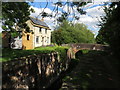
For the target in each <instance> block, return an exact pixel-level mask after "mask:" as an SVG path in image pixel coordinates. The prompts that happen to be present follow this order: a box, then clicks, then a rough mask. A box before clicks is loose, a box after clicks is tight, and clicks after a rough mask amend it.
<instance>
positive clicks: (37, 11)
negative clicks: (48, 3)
mask: <svg viewBox="0 0 120 90" xmlns="http://www.w3.org/2000/svg"><path fill="white" fill-rule="evenodd" d="M31 8H33V9H34V11H35V13H31V15H30V16H33V17H37V16H38V15H39V14H40V13H41V12H42V11H43V8H37V7H33V6H31ZM44 12H46V13H48V14H52V15H55V14H56V12H52V10H50V9H49V8H45V9H44ZM59 14H61V11H58V15H57V16H59ZM38 19H42V17H41V16H40V15H39V17H38ZM56 19H57V17H55V18H54V17H51V18H50V17H45V18H44V22H45V23H46V24H47V25H48V26H49V27H50V28H51V29H52V30H53V28H54V27H53V26H55V25H56V24H57V23H56Z"/></svg>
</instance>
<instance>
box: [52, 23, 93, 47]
mask: <svg viewBox="0 0 120 90" xmlns="http://www.w3.org/2000/svg"><path fill="white" fill-rule="evenodd" d="M52 42H53V43H57V44H59V45H60V44H67V43H94V34H93V33H92V32H91V31H90V30H88V29H87V27H86V26H85V25H84V24H73V23H70V22H68V21H63V22H62V23H61V24H60V26H59V27H58V29H57V30H54V31H53V32H52Z"/></svg>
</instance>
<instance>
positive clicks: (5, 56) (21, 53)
mask: <svg viewBox="0 0 120 90" xmlns="http://www.w3.org/2000/svg"><path fill="white" fill-rule="evenodd" d="M66 49H68V47H60V46H57V47H39V48H35V49H32V50H14V49H7V48H6V49H2V60H0V61H9V60H13V59H14V58H19V57H25V56H28V55H37V54H40V53H51V52H59V54H60V56H61V59H63V58H64V57H65V55H66V54H65V53H66Z"/></svg>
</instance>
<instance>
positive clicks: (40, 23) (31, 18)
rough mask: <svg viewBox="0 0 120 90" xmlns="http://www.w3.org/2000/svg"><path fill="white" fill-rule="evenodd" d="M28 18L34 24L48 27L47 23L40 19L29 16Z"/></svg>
mask: <svg viewBox="0 0 120 90" xmlns="http://www.w3.org/2000/svg"><path fill="white" fill-rule="evenodd" d="M30 20H31V21H32V22H33V23H34V24H37V25H41V26H45V27H48V25H47V24H46V23H45V22H43V21H40V20H39V19H37V18H33V17H30ZM48 28H49V27H48Z"/></svg>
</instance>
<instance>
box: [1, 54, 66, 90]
mask: <svg viewBox="0 0 120 90" xmlns="http://www.w3.org/2000/svg"><path fill="white" fill-rule="evenodd" d="M62 65H63V63H61V62H60V58H59V55H58V53H57V52H54V53H50V54H39V55H31V56H27V57H22V58H19V59H15V60H12V61H9V62H3V63H2V69H3V70H2V89H12V90H16V89H23V90H24V89H25V90H26V89H32V88H36V89H38V90H42V89H44V88H47V87H49V86H50V84H51V83H53V82H54V81H55V80H56V79H57V78H58V77H59V75H60V73H61V72H62V71H63V70H64V68H65V67H63V66H62Z"/></svg>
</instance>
